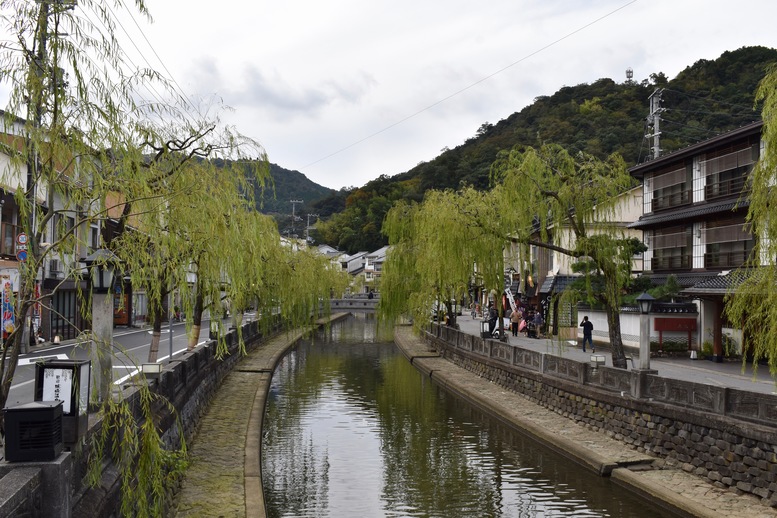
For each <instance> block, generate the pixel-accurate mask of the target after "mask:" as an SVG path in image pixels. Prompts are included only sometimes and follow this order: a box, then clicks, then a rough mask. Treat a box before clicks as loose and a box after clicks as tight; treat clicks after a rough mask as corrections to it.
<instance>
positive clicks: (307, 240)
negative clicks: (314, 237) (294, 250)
mask: <svg viewBox="0 0 777 518" xmlns="http://www.w3.org/2000/svg"><path fill="white" fill-rule="evenodd" d="M311 216H312V217H314V218H317V217H318V214H308V224H307V226H306V227H305V242H306V243H310V217H311Z"/></svg>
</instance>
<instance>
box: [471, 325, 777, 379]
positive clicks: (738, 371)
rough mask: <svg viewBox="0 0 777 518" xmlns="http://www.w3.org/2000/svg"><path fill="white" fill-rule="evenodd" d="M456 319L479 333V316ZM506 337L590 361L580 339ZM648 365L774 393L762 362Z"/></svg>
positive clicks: (661, 361) (662, 361)
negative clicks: (757, 363) (559, 340)
mask: <svg viewBox="0 0 777 518" xmlns="http://www.w3.org/2000/svg"><path fill="white" fill-rule="evenodd" d="M456 322H457V323H458V324H459V329H460V330H461V331H462V332H464V333H467V334H471V335H475V336H479V335H480V324H481V323H482V320H481V319H479V318H475V319H473V318H472V317H470V315H469V314H466V315H462V316H459V317H456ZM581 329H582V328H581ZM507 339H508V343H510V344H513V345H519V346H521V347H523V348H525V349H531V350H533V351H538V352H543V353H549V354H555V355H557V356H563V357H565V358H570V359H572V360H577V361H581V362H586V361H590V358H591V351H590V350H589V351H588V352H583V351H582V349H581V347H580V344H581V342H582V339H579V340H577V342H575V343H574V344H570V343H569V342H567V341H561V342H558V341H553V340H551V339H548V338H526V336H524V335H523V334H522V333H519V334H518V336H517V337H514V336H512V335H511V334H510V331H509V330H508V331H507ZM596 353H597V354H604V355H605V356H606V357H607V365H609V366H612V356H611V354H610V350H609V349H608V348H606V346H605V347H604V348H603V347H597V349H596ZM632 356H633V358H634V367H637V368H638V367H639V354H638V351H635V352H634V353H633V354H632ZM689 356H690V355H689ZM628 368H629V369H631V368H632V366H631V365H630V364H629V365H628ZM650 368H651V369H655V370H657V371H658V375H659V376H663V377H666V378H672V379H681V380H687V381H693V382H696V383H705V384H707V385H716V386H720V387H729V388H736V389H741V390H748V391H751V392H759V393H763V394H777V380H775V379H774V378H773V377H772V376H771V374H769V367H768V366H766V365H759V366H757V369H756V371H755V372H753V365H752V363H748V364H747V366H746V370H745V371H743V370H742V362H740V361H724V362H722V363H715V362H711V361H708V360H691V359H690V358H689V357H681V358H668V357H665V358H651V359H650Z"/></svg>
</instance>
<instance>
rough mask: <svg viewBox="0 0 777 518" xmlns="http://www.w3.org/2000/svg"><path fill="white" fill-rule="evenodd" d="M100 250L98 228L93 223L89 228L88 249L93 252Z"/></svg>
mask: <svg viewBox="0 0 777 518" xmlns="http://www.w3.org/2000/svg"><path fill="white" fill-rule="evenodd" d="M98 248H100V227H99V226H97V224H96V223H93V224H92V225H91V226H90V227H89V249H90V250H91V251H95V250H97V249H98Z"/></svg>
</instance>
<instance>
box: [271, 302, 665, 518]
mask: <svg viewBox="0 0 777 518" xmlns="http://www.w3.org/2000/svg"><path fill="white" fill-rule="evenodd" d="M570 426H575V425H573V424H571V423H570ZM262 477H263V482H264V494H265V501H266V505H267V516H268V517H292V516H294V517H316V518H319V517H338V518H339V517H367V518H369V517H384V516H386V517H387V516H391V517H445V518H456V517H468V518H469V517H534V516H574V517H585V516H612V517H648V516H649V517H660V516H670V515H667V514H661V512H660V511H659V510H658V509H656V508H654V507H653V506H652V505H650V504H649V503H646V502H645V501H644V500H639V499H637V498H636V497H635V496H632V495H631V494H630V493H628V492H625V491H624V490H623V489H622V488H619V487H618V486H616V485H615V484H613V483H611V482H610V480H609V479H606V478H601V477H599V476H597V475H595V474H594V473H592V472H591V471H587V470H585V469H583V468H581V467H579V466H577V465H576V464H574V463H572V462H571V461H569V460H567V459H565V458H563V457H561V456H560V455H558V454H556V453H554V452H553V451H551V450H549V449H548V448H545V447H543V446H542V445H539V444H538V443H536V442H534V441H533V440H531V439H529V438H527V437H525V436H524V435H522V434H521V433H519V432H517V431H515V430H513V429H511V428H509V427H507V426H505V425H503V424H501V423H500V422H499V421H497V420H495V419H492V418H490V417H489V416H487V415H485V414H483V413H481V412H479V411H478V410H477V409H476V408H473V407H472V406H471V405H469V404H468V403H466V402H465V401H463V400H461V399H459V398H458V397H456V396H454V395H452V394H449V393H446V392H445V390H444V389H442V388H441V387H439V386H437V385H436V384H434V383H432V382H431V381H430V380H429V378H428V377H426V376H424V375H422V374H421V373H419V371H417V370H416V369H415V368H414V367H413V366H412V365H410V363H409V362H408V361H407V359H406V358H405V357H404V356H403V355H402V354H401V353H400V352H399V351H398V350H397V349H396V346H394V344H393V343H391V341H390V337H388V338H384V337H381V336H380V333H378V332H377V331H376V326H375V320H374V316H373V315H370V314H366V315H364V314H362V315H360V316H353V317H349V318H348V319H346V320H344V321H340V322H337V323H335V324H333V325H332V326H331V328H330V329H328V330H326V331H322V332H320V333H319V334H317V335H316V336H315V337H313V338H312V339H311V340H308V341H303V342H301V343H300V344H299V345H298V346H296V347H295V348H294V349H292V350H291V351H290V352H289V353H288V354H287V355H286V357H285V358H284V359H283V360H282V361H281V363H280V364H279V365H278V368H277V369H276V371H275V373H274V375H273V381H272V386H271V389H270V395H269V397H268V403H267V408H266V415H265V419H264V429H263V438H262Z"/></svg>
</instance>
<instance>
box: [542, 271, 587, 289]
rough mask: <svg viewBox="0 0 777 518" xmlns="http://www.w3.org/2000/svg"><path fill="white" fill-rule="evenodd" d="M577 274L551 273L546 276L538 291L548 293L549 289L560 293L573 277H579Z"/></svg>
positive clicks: (571, 281)
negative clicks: (551, 274)
mask: <svg viewBox="0 0 777 518" xmlns="http://www.w3.org/2000/svg"><path fill="white" fill-rule="evenodd" d="M579 278H580V276H578V275H553V276H551V277H546V278H545V282H543V283H542V286H541V287H540V291H539V292H540V293H550V292H551V291H553V292H556V293H561V292H562V291H564V290H566V289H567V288H568V287H569V285H570V284H572V283H573V282H574V281H575V279H579Z"/></svg>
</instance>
